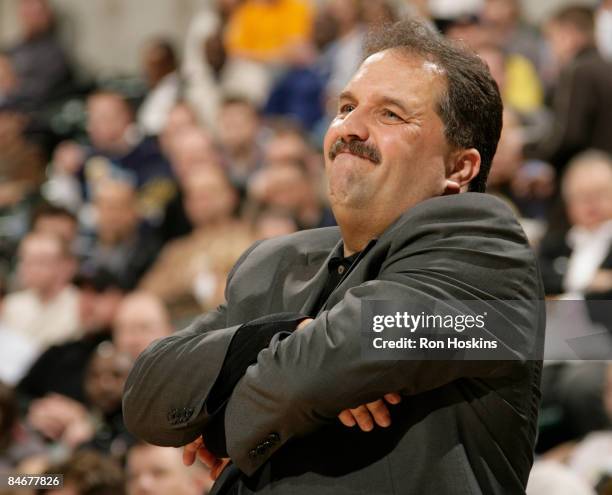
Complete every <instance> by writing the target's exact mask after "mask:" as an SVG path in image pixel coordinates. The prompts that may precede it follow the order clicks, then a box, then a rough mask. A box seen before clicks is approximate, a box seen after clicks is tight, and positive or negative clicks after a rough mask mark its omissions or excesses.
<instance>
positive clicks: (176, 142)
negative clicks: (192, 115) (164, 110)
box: [157, 125, 221, 243]
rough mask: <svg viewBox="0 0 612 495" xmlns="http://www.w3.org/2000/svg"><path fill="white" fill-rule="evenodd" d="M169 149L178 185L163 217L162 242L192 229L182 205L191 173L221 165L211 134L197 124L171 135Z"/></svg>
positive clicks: (161, 227)
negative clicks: (186, 183)
mask: <svg viewBox="0 0 612 495" xmlns="http://www.w3.org/2000/svg"><path fill="white" fill-rule="evenodd" d="M168 139H170V137H169V136H168ZM169 148H170V150H171V152H170V155H169V156H170V163H171V165H172V169H173V170H174V174H175V175H176V177H177V179H178V184H177V191H176V194H175V195H174V197H173V198H172V200H170V202H169V203H168V204H167V205H166V209H165V211H164V219H163V221H162V223H161V225H160V226H159V228H158V229H157V232H158V237H159V239H160V240H161V241H162V242H163V243H166V242H168V241H169V240H172V239H175V238H177V237H180V236H183V235H187V234H189V233H190V232H191V230H192V225H191V222H190V221H189V219H188V218H187V214H186V213H185V209H184V208H183V200H184V188H185V186H184V184H185V182H186V181H187V180H188V179H189V176H190V175H192V174H193V173H194V172H195V171H196V170H198V169H200V168H205V167H209V166H212V167H215V166H220V164H221V157H220V154H219V151H218V150H217V147H216V145H215V143H214V142H213V139H212V137H211V136H210V134H209V133H208V132H206V131H205V130H204V129H202V128H201V127H197V126H195V125H192V126H187V127H183V128H182V130H181V132H180V133H177V134H176V135H175V136H173V137H172V138H171V141H169Z"/></svg>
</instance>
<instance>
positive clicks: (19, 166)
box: [0, 113, 45, 264]
mask: <svg viewBox="0 0 612 495" xmlns="http://www.w3.org/2000/svg"><path fill="white" fill-rule="evenodd" d="M25 126H26V119H25V118H24V117H23V116H22V115H18V114H14V113H10V114H8V113H3V114H0V177H1V180H0V247H1V248H2V254H3V255H4V256H3V258H4V259H3V260H0V264H4V263H2V261H4V262H6V261H8V260H9V259H12V257H13V256H14V249H15V247H16V245H17V243H18V242H19V240H20V239H21V238H22V237H23V236H24V235H25V233H26V232H27V230H28V228H29V218H30V215H31V212H32V209H33V205H34V204H35V203H36V201H37V199H38V188H39V186H40V184H41V182H42V180H43V173H44V163H45V160H44V157H43V154H42V151H41V149H40V148H39V147H38V146H36V145H34V144H32V143H31V142H30V141H28V140H26V139H25V138H24V136H23V131H24V128H25Z"/></svg>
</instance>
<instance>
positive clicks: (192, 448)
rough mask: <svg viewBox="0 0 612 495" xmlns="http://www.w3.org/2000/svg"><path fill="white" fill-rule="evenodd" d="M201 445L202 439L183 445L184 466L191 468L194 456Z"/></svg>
mask: <svg viewBox="0 0 612 495" xmlns="http://www.w3.org/2000/svg"><path fill="white" fill-rule="evenodd" d="M202 444H203V440H202V437H198V438H196V439H195V440H194V441H193V442H191V443H188V444H187V445H185V447H184V448H183V464H185V466H191V465H192V464H193V463H194V462H195V460H196V454H197V452H198V450H199V448H200V447H201V446H202Z"/></svg>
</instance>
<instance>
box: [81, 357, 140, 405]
mask: <svg viewBox="0 0 612 495" xmlns="http://www.w3.org/2000/svg"><path fill="white" fill-rule="evenodd" d="M131 367H132V362H131V360H130V359H129V358H128V357H126V356H125V355H122V354H119V353H118V352H116V351H114V350H112V351H110V349H109V352H107V353H96V354H94V356H93V358H92V360H91V363H90V364H89V367H88V369H87V374H86V376H85V392H86V394H87V397H88V399H89V400H90V402H91V403H92V404H93V405H95V406H96V407H98V408H99V409H100V410H101V411H102V412H104V413H106V414H111V413H114V412H115V411H117V410H119V409H120V408H121V395H122V393H123V387H124V385H125V381H126V380H127V377H128V374H129V372H130V369H131Z"/></svg>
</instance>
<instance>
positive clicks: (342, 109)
mask: <svg viewBox="0 0 612 495" xmlns="http://www.w3.org/2000/svg"><path fill="white" fill-rule="evenodd" d="M354 109H355V105H353V104H351V103H345V104H344V105H341V106H340V109H339V110H338V113H340V114H343V113H349V112H352V111H353V110H354Z"/></svg>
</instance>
